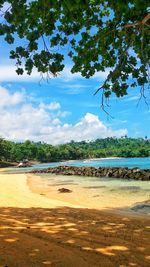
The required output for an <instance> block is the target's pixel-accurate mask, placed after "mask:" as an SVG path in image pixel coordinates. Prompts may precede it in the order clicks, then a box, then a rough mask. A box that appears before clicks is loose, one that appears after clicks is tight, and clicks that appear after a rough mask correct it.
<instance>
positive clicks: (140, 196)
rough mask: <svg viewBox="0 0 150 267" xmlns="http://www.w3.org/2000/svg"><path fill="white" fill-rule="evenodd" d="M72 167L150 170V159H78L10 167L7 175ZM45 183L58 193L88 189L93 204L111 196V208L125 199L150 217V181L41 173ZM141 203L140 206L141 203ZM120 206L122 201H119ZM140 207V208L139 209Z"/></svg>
mask: <svg viewBox="0 0 150 267" xmlns="http://www.w3.org/2000/svg"><path fill="white" fill-rule="evenodd" d="M60 165H68V166H93V167H128V168H135V167H138V168H141V169H150V157H149V158H111V159H92V160H76V161H66V162H56V163H45V164H37V165H34V166H33V167H30V168H7V173H17V172H18V173H19V172H29V171H30V170H33V169H44V168H48V167H54V166H60ZM40 176H41V178H42V180H43V182H44V181H45V182H46V184H47V185H48V186H51V188H53V189H54V191H55V190H56V191H57V190H58V188H59V187H67V188H70V187H71V189H73V192H78V190H79V189H78V190H77V188H76V187H78V188H80V189H83V190H86V195H85V197H86V199H88V201H90V203H92V201H94V205H95V203H98V201H100V202H102V201H103V196H107V198H108V204H107V207H109V205H110V203H112V201H113V199H114V198H117V199H118V201H119V200H120V198H122V201H123V200H124V199H128V200H131V202H132V203H135V206H134V207H133V208H134V209H135V210H133V211H136V212H142V213H143V212H144V213H147V214H150V204H149V202H148V203H147V202H146V204H143V201H149V199H150V182H149V181H135V180H124V179H110V178H99V177H82V176H70V177H68V176H62V175H58V176H57V175H51V174H44V173H43V174H40ZM140 202H141V204H138V203H140ZM118 203H119V202H118ZM137 205H140V206H137Z"/></svg>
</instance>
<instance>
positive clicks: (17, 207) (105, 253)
mask: <svg viewBox="0 0 150 267" xmlns="http://www.w3.org/2000/svg"><path fill="white" fill-rule="evenodd" d="M37 187H38V179H35V177H29V176H28V177H27V175H25V174H0V267H4V266H8V267H30V266H31V267H32V266H34V267H42V266H52V267H70V266H72V267H76V266H78V267H82V266H83V267H94V266H95V267H100V266H101V267H105V266H106V267H109V266H111V267H127V266H139V267H141V266H142V267H145V266H147V267H148V266H149V265H150V241H149V240H150V220H149V218H148V216H135V215H134V216H132V215H131V214H117V213H116V212H114V213H113V211H112V210H105V211H104V210H101V209H100V210H98V209H93V208H92V209H91V207H88V203H87V202H86V201H85V206H84V205H83V204H84V203H83V202H82V203H81V202H80V203H77V202H75V201H71V198H70V199H69V201H68V200H67V198H66V196H65V194H59V197H58V198H56V197H52V198H50V195H49V196H48V197H47V196H45V195H44V194H43V192H42V193H40V192H39V191H38V190H37ZM33 189H34V190H33ZM60 195H61V196H60Z"/></svg>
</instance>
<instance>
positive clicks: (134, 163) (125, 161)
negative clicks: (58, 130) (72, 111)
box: [7, 157, 150, 172]
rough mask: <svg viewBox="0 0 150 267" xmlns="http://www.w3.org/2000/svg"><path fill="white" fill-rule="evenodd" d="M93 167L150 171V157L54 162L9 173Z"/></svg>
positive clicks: (10, 170) (9, 170)
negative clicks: (65, 167)
mask: <svg viewBox="0 0 150 267" xmlns="http://www.w3.org/2000/svg"><path fill="white" fill-rule="evenodd" d="M60 165H61V166H62V165H68V166H93V167H128V168H136V167H137V168H141V169H150V157H148V158H109V159H108V158H107V159H87V160H72V161H66V162H54V163H43V164H37V165H34V166H32V167H30V168H13V169H12V168H10V169H7V171H8V172H22V171H23V172H29V171H30V170H33V169H45V168H49V167H55V166H60Z"/></svg>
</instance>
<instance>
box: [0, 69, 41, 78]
mask: <svg viewBox="0 0 150 267" xmlns="http://www.w3.org/2000/svg"><path fill="white" fill-rule="evenodd" d="M15 70H16V67H15V66H14V65H0V82H4V81H7V82H12V81H16V82H20V81H24V82H31V81H32V80H38V81H40V79H41V77H40V73H38V72H37V71H36V70H34V71H33V73H32V75H27V74H26V73H24V74H23V75H18V74H17V73H16V71H15Z"/></svg>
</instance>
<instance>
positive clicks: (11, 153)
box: [0, 138, 150, 162]
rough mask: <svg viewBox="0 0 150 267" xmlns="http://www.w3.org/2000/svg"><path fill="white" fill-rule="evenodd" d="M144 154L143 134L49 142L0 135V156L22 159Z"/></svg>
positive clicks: (148, 145)
mask: <svg viewBox="0 0 150 267" xmlns="http://www.w3.org/2000/svg"><path fill="white" fill-rule="evenodd" d="M113 156H116V157H148V156H150V141H149V140H147V138H145V139H142V138H139V139H133V138H120V139H117V138H105V139H97V140H96V141H91V142H85V141H82V142H74V141H72V142H70V143H67V144H62V145H56V146H52V145H49V144H45V143H40V142H39V143H34V142H31V141H25V142H24V143H14V142H11V141H6V140H3V139H0V160H5V161H12V162H15V161H21V160H24V159H29V160H38V161H41V162H53V161H61V160H69V159H84V158H99V157H113Z"/></svg>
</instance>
